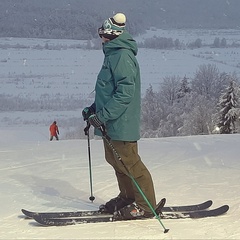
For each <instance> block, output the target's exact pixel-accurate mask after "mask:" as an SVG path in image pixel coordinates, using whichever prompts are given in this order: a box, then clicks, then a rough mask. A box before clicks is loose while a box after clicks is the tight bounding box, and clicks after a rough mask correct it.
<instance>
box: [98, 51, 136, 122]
mask: <svg viewBox="0 0 240 240" xmlns="http://www.w3.org/2000/svg"><path fill="white" fill-rule="evenodd" d="M110 70H111V73H112V76H113V79H114V84H115V91H114V93H113V96H112V98H111V99H110V100H109V101H108V102H107V103H106V104H105V106H104V107H103V108H102V109H101V110H100V111H99V112H98V113H97V116H98V118H99V119H100V121H102V122H106V121H108V120H114V119H117V118H118V117H119V116H121V115H122V114H123V113H124V111H125V110H126V109H127V107H128V105H129V104H130V103H131V101H132V99H133V97H134V94H135V84H136V83H135V81H136V74H137V73H136V65H135V62H134V61H133V60H132V59H131V57H130V56H129V55H128V54H127V53H126V52H124V51H123V52H122V54H120V55H118V57H116V56H113V57H112V59H110Z"/></svg>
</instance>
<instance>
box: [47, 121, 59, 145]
mask: <svg viewBox="0 0 240 240" xmlns="http://www.w3.org/2000/svg"><path fill="white" fill-rule="evenodd" d="M49 131H50V141H52V140H53V137H55V138H56V140H57V141H58V134H59V130H58V126H57V122H56V121H54V122H53V123H52V124H51V126H50V128H49Z"/></svg>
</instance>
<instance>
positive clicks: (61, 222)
mask: <svg viewBox="0 0 240 240" xmlns="http://www.w3.org/2000/svg"><path fill="white" fill-rule="evenodd" d="M228 209H229V206H228V205H223V206H221V207H219V208H215V209H212V210H197V211H192V212H168V213H162V214H161V219H186V218H206V217H216V216H220V215H222V214H224V213H226V212H227V211H228ZM33 219H34V220H35V221H36V222H38V223H39V224H41V225H43V226H68V225H75V224H83V223H100V222H117V221H135V219H134V220H125V219H122V218H119V217H118V216H114V215H111V214H101V215H93V216H82V217H68V218H47V217H44V216H42V215H38V214H37V215H34V216H33ZM147 219H149V218H141V219H136V220H147Z"/></svg>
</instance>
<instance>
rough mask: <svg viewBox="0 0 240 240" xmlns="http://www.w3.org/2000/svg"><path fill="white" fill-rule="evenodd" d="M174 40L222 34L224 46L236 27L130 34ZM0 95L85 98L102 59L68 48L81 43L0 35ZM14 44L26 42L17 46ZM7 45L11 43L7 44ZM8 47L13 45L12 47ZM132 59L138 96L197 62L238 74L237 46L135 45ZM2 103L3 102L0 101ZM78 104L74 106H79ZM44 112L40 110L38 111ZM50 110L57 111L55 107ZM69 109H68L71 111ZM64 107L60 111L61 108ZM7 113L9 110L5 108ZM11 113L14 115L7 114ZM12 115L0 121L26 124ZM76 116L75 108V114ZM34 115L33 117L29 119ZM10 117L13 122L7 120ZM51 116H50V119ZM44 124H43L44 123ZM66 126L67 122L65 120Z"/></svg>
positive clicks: (208, 39) (189, 72) (236, 35)
mask: <svg viewBox="0 0 240 240" xmlns="http://www.w3.org/2000/svg"><path fill="white" fill-rule="evenodd" d="M159 34H160V35H161V36H165V37H171V36H172V38H173V39H176V38H179V39H180V40H181V41H183V42H185V43H186V42H187V41H193V40H196V39H197V38H198V37H199V38H202V39H204V41H203V43H204V44H210V43H213V41H214V38H215V37H219V38H222V37H225V38H226V39H227V41H228V42H229V44H231V42H230V41H232V42H238V41H239V39H240V31H236V30H234V31H233V30H220V31H212V32H210V31H209V30H204V31H203V30H202V32H199V30H198V31H193V30H192V31H190V30H185V31H184V30H178V31H176V30H175V31H173V30H171V31H170V30H169V31H168V30H161V31H160V30H159V31H151V32H148V33H147V34H145V35H144V36H141V37H138V38H136V39H137V41H138V42H140V41H141V40H143V39H144V38H146V37H152V36H153V35H156V36H159ZM7 44H8V46H9V47H7V48H4V47H2V48H0V69H1V70H0V97H1V96H5V97H6V96H7V98H12V97H15V98H21V99H24V98H25V99H27V100H37V101H38V100H41V99H44V100H45V101H46V100H47V101H51V100H52V99H55V101H56V100H57V99H61V100H66V101H68V99H76V100H77V101H78V99H89V101H91V100H92V98H93V96H94V94H93V91H94V86H95V81H96V77H97V74H98V72H99V70H100V68H101V65H102V61H103V53H102V50H83V49H79V48H76V49H74V48H72V47H70V46H73V45H75V44H86V43H84V42H80V41H74V40H61V39H59V40H46V39H14V38H12V39H9V38H1V39H0V45H1V46H7ZM17 44H19V45H21V46H26V48H18V47H16V46H17ZM46 44H48V45H49V46H51V45H52V46H57V45H62V46H66V47H64V48H62V49H59V50H49V49H45V48H43V49H36V48H34V47H33V46H37V45H41V46H44V45H46ZM10 46H11V47H10ZM12 46H14V47H12ZM138 60H139V63H140V66H141V76H142V94H144V93H145V90H146V89H147V88H148V87H149V85H150V84H151V85H152V86H153V88H154V89H155V90H158V88H159V83H161V81H162V79H163V78H164V77H166V76H173V75H175V76H180V77H182V78H183V77H184V76H187V77H188V78H192V77H193V76H194V73H195V72H196V70H197V69H198V67H199V66H200V65H202V64H216V66H217V67H218V69H219V70H220V72H227V73H233V72H235V73H236V75H237V76H238V77H239V76H240V48H210V47H204V48H199V49H194V50H190V49H187V50H156V49H143V48H140V49H139V53H138ZM2 104H3V103H2ZM81 107H82V106H81V104H79V108H80V109H81ZM43 110H44V109H43ZM55 110H56V112H58V113H60V112H61V111H63V109H61V108H60V107H59V108H58V107H56V109H55ZM72 110H73V109H71V111H72ZM64 111H66V109H65V110H64ZM10 112H11V110H10ZM13 115H14V114H13ZM74 115H75V114H74V113H73V112H71V114H69V115H68V114H66V113H64V114H62V115H61V114H57V113H56V116H58V118H60V119H67V118H68V117H71V118H73V117H74ZM11 116H12V114H9V113H8V114H6V113H4V112H2V113H1V114H0V124H1V123H2V125H6V124H8V125H9V124H10V125H11V124H18V123H19V124H29V122H32V123H33V124H34V121H27V120H26V119H25V118H24V117H23V115H21V114H20V115H19V116H17V117H16V116H15V117H11ZM35 117H36V118H37V119H39V121H38V120H37V122H42V123H43V124H44V125H45V124H46V122H49V120H47V121H46V119H49V118H50V116H46V114H45V113H44V114H42V115H41V116H39V113H38V115H36V116H35ZM76 117H77V118H79V117H80V116H79V110H78V111H77V112H76ZM33 118H34V117H33ZM11 119H14V121H12V122H11ZM51 120H52V119H51ZM47 124H48V123H47ZM70 125H71V124H70Z"/></svg>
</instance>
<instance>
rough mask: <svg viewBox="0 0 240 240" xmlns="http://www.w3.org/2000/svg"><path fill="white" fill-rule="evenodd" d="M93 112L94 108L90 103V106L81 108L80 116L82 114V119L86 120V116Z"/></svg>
mask: <svg viewBox="0 0 240 240" xmlns="http://www.w3.org/2000/svg"><path fill="white" fill-rule="evenodd" d="M94 113H95V108H94V106H93V105H91V106H90V107H85V108H84V109H83V110H82V116H83V120H84V121H87V120H88V118H89V117H90V116H91V115H92V114H94Z"/></svg>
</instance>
